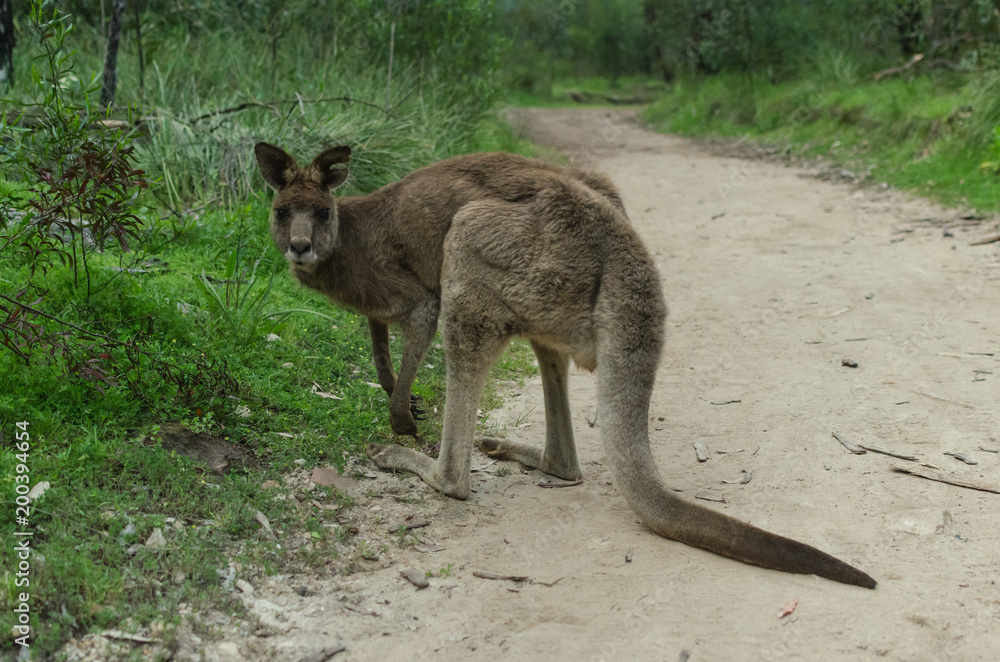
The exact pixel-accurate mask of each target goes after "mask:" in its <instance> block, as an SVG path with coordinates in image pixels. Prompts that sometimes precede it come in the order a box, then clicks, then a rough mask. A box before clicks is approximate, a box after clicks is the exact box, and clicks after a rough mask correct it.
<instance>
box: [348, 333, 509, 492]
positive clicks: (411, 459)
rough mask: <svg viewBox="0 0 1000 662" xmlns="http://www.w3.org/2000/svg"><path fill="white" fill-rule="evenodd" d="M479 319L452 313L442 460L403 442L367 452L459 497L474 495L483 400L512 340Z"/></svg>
mask: <svg viewBox="0 0 1000 662" xmlns="http://www.w3.org/2000/svg"><path fill="white" fill-rule="evenodd" d="M475 321H476V317H475V316H473V323H467V322H466V320H465V319H464V318H463V315H462V314H458V315H453V316H451V317H449V318H448V319H447V322H446V325H445V330H444V331H445V334H444V335H445V368H446V372H447V380H446V386H445V389H446V390H445V393H446V397H447V402H446V403H445V408H444V428H443V430H442V433H441V452H440V454H439V455H438V458H437V459H436V460H434V459H432V458H430V457H428V456H426V455H424V454H423V453H420V452H418V451H415V450H413V449H412V448H406V447H404V446H384V445H381V444H371V445H369V446H368V452H367V454H368V457H369V458H370V459H371V460H373V461H374V462H375V464H377V465H378V466H379V468H381V469H395V470H400V471H412V472H413V473H415V474H417V475H418V476H420V477H421V478H422V479H423V480H424V482H426V483H427V484H428V485H430V486H431V487H433V488H435V489H436V490H439V491H441V492H444V493H445V494H447V495H448V496H450V497H455V498H457V499H466V498H468V497H469V492H470V489H471V480H470V469H471V465H472V439H473V435H474V433H475V428H476V412H477V410H478V408H479V400H480V397H481V396H482V393H483V388H484V387H485V386H486V379H487V377H488V376H489V371H490V368H491V367H492V366H493V364H494V363H495V362H496V360H497V358H498V357H499V356H500V353H501V352H502V351H503V349H504V347H506V346H507V342H508V341H509V336H506V335H504V334H503V333H502V332H500V331H499V330H498V329H494V328H487V329H485V333H484V328H483V327H484V325H483V324H481V323H475ZM485 326H487V327H492V325H489V324H487V325H485ZM400 379H402V377H401V378H400Z"/></svg>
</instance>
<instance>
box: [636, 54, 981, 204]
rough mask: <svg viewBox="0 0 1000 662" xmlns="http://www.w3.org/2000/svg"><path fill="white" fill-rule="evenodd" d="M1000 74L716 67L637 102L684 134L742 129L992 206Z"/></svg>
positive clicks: (791, 150) (947, 198)
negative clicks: (876, 74)
mask: <svg viewBox="0 0 1000 662" xmlns="http://www.w3.org/2000/svg"><path fill="white" fill-rule="evenodd" d="M998 78H1000V77H998V75H997V74H996V73H995V72H993V73H989V72H988V73H984V74H982V75H979V76H976V77H972V76H971V75H968V74H965V75H957V74H953V73H950V72H940V73H933V74H931V75H922V76H916V77H911V78H905V79H904V78H894V79H886V80H882V81H879V82H875V81H873V80H871V79H870V78H865V79H861V78H859V77H858V76H857V75H856V73H851V72H850V71H848V73H846V74H841V76H840V77H839V78H838V77H837V76H830V77H828V78H825V79H819V78H816V79H805V80H796V81H791V82H785V83H780V84H776V85H775V84H770V83H767V82H763V81H760V80H759V79H749V78H746V77H741V76H735V75H720V76H715V77H710V78H707V79H703V80H700V81H695V82H692V81H682V82H679V83H677V84H676V85H675V86H674V88H673V90H672V91H671V92H670V93H668V94H666V95H664V96H663V97H662V98H661V99H659V100H658V101H657V102H656V103H654V104H653V105H651V106H650V107H649V108H648V109H647V110H646V112H645V118H646V120H647V121H648V122H650V123H651V124H652V125H653V126H655V127H657V128H659V129H661V130H664V131H671V132H676V133H680V134H682V135H688V136H697V137H710V136H725V137H746V138H748V139H750V140H752V141H754V142H757V143H760V144H766V145H773V146H777V147H779V148H780V149H781V150H782V151H783V152H785V153H787V154H792V155H797V156H805V157H823V158H826V159H830V160H833V161H835V162H838V163H841V164H843V165H844V166H845V167H847V168H850V169H852V170H854V171H856V172H859V173H870V177H871V178H872V179H873V180H875V181H879V182H882V181H884V182H888V183H890V184H892V185H894V186H898V187H900V188H903V189H908V190H913V191H916V192H918V193H920V194H922V195H926V196H928V197H930V198H932V199H935V200H938V201H941V202H943V203H945V204H967V205H970V206H972V207H975V208H977V209H989V210H1000V180H998V179H997V176H996V174H995V172H991V171H989V170H988V169H985V168H981V167H980V165H981V164H982V163H983V162H988V161H996V160H997V156H996V150H997V147H996V146H995V143H994V141H993V129H994V127H996V126H1000V96H998V95H997V94H996V93H997V91H998V89H1000V86H998V83H997V80H998Z"/></svg>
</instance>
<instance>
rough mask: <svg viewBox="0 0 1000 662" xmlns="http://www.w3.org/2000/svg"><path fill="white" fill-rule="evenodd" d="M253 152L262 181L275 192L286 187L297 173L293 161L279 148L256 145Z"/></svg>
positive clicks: (266, 144) (264, 144) (265, 144)
mask: <svg viewBox="0 0 1000 662" xmlns="http://www.w3.org/2000/svg"><path fill="white" fill-rule="evenodd" d="M253 152H254V154H255V155H256V156H257V167H258V168H260V174H262V175H263V176H264V181H265V182H267V185H268V186H270V187H271V188H273V189H274V190H276V191H280V190H281V189H283V188H285V187H286V186H288V185H289V184H290V183H291V182H292V179H294V178H295V175H297V174H298V173H299V166H298V164H296V163H295V159H293V158H292V157H290V156H289V155H288V154H286V153H285V151H284V150H283V149H281V148H280V147H275V146H274V145H270V144H268V143H257V144H256V145H255V146H254V148H253Z"/></svg>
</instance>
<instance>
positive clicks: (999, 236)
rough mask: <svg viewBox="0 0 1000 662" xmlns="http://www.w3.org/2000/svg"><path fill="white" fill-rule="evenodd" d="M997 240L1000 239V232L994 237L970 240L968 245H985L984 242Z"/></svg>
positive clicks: (990, 242) (993, 242) (989, 242)
mask: <svg viewBox="0 0 1000 662" xmlns="http://www.w3.org/2000/svg"><path fill="white" fill-rule="evenodd" d="M998 241H1000V234H998V235H997V236H995V237H990V238H989V239H983V240H982V241H974V242H972V243H971V244H969V245H970V246H985V245H986V244H995V243H996V242H998Z"/></svg>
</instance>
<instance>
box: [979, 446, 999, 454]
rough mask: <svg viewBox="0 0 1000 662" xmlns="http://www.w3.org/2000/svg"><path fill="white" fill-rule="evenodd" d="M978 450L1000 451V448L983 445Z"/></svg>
mask: <svg viewBox="0 0 1000 662" xmlns="http://www.w3.org/2000/svg"><path fill="white" fill-rule="evenodd" d="M979 450H981V451H984V452H986V453H1000V448H986V447H985V446H980V447H979Z"/></svg>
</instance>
